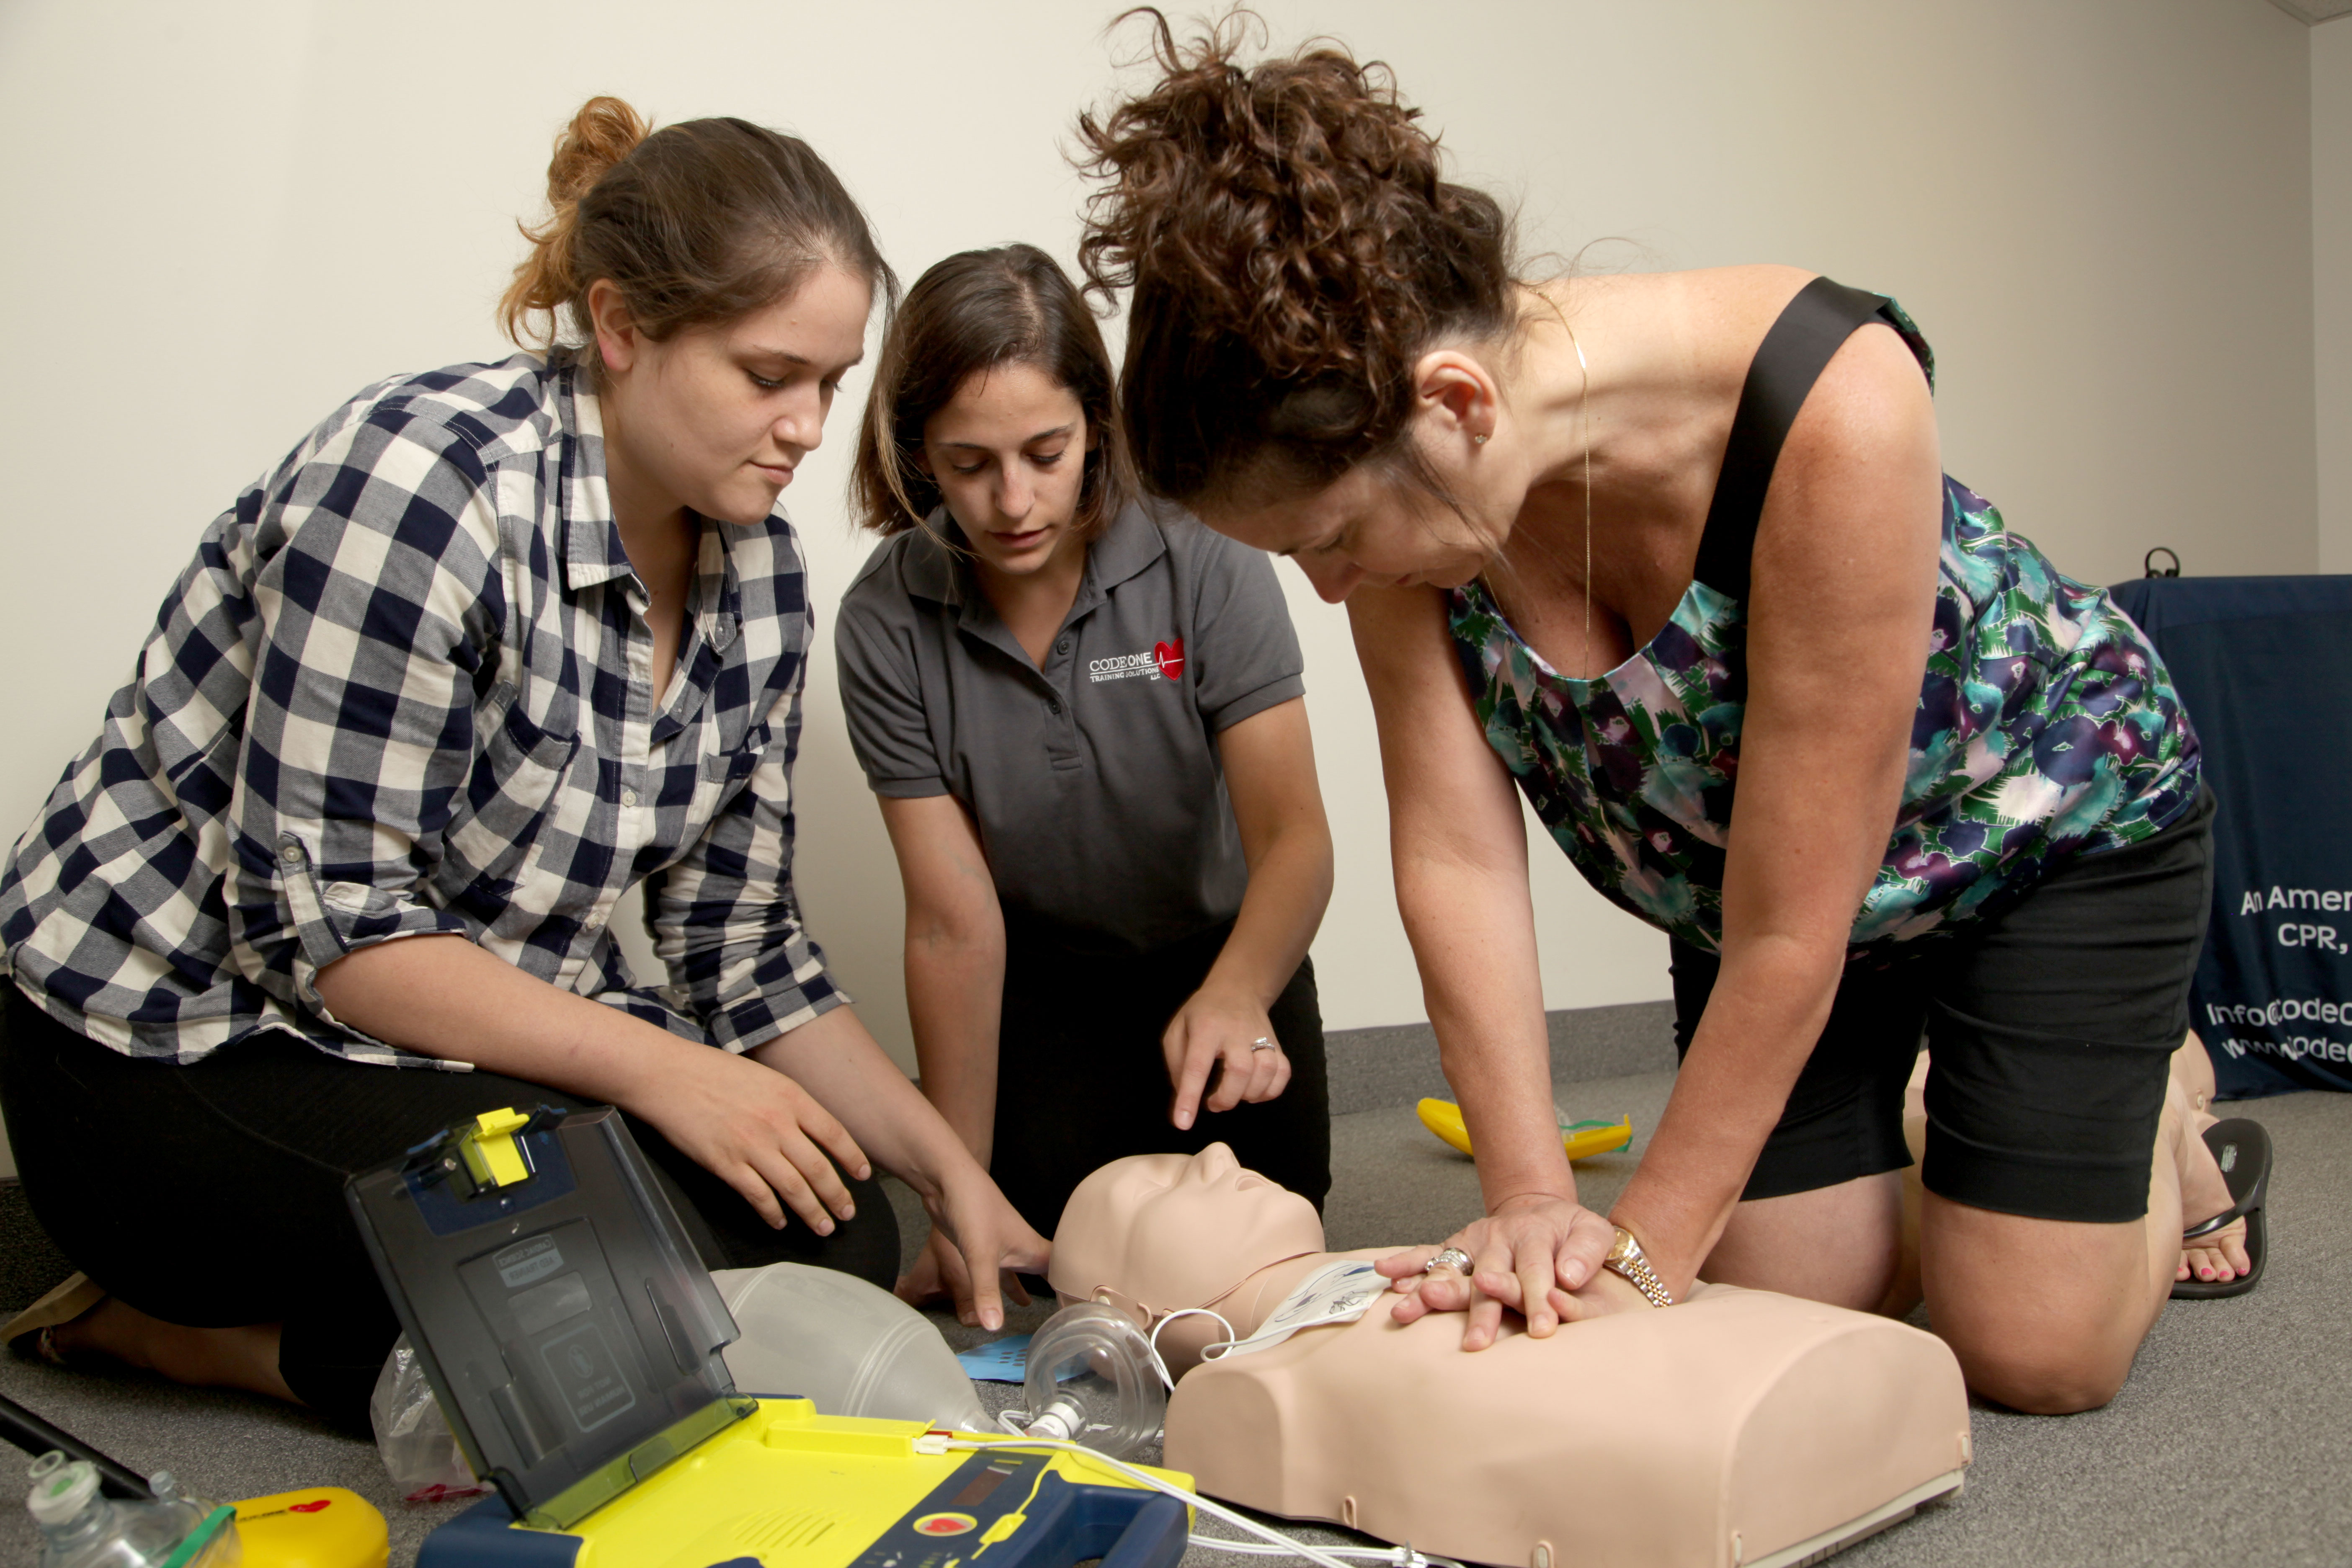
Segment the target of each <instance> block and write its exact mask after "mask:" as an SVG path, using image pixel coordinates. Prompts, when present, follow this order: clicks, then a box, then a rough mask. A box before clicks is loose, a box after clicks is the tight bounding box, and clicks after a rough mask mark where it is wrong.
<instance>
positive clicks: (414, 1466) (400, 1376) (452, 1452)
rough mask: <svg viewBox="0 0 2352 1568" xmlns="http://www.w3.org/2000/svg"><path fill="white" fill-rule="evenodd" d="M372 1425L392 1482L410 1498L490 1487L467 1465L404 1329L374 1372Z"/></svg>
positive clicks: (453, 1494)
mask: <svg viewBox="0 0 2352 1568" xmlns="http://www.w3.org/2000/svg"><path fill="white" fill-rule="evenodd" d="M368 1424H369V1425H370V1426H373V1427H374V1428H375V1448H376V1452H377V1453H379V1454H381V1455H383V1468H385V1469H387V1470H389V1471H391V1472H392V1484H393V1485H394V1486H395V1487H397V1488H399V1489H400V1495H401V1496H402V1497H404V1498H405V1499H407V1500H409V1501H410V1502H440V1501H442V1500H445V1499H447V1498H460V1497H472V1496H473V1495H475V1494H476V1493H478V1492H486V1491H488V1490H489V1488H488V1487H487V1486H485V1485H484V1484H483V1483H481V1482H480V1481H478V1480H476V1479H474V1472H473V1471H472V1470H471V1469H469V1468H467V1465H466V1456H465V1455H464V1454H463V1453H461V1452H459V1451H458V1448H457V1438H456V1437H455V1436H452V1435H451V1434H450V1431H449V1423H448V1422H446V1421H445V1420H443V1419H442V1416H441V1405H440V1403H439V1402H438V1401H437V1400H436V1399H435V1398H434V1397H433V1385H432V1384H428V1383H426V1382H425V1369H424V1368H423V1367H421V1366H419V1365H418V1364H417V1361H416V1352H415V1351H414V1350H412V1349H410V1348H409V1344H408V1336H407V1335H406V1334H403V1335H401V1336H400V1338H398V1339H397V1340H394V1342H393V1344H392V1353H391V1354H390V1355H388V1356H386V1357H384V1361H383V1371H382V1372H380V1373H376V1378H375V1393H374V1394H373V1395H371V1396H370V1397H369V1399H368Z"/></svg>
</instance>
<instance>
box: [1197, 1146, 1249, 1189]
mask: <svg viewBox="0 0 2352 1568" xmlns="http://www.w3.org/2000/svg"><path fill="white" fill-rule="evenodd" d="M1241 1168H1242V1163H1241V1162H1240V1161H1239V1160H1236V1159H1234V1152H1233V1151H1232V1150H1231V1149H1229V1148H1227V1147H1226V1146H1225V1145H1224V1144H1223V1143H1212V1144H1210V1145H1209V1146H1208V1147H1207V1148H1205V1149H1203V1150H1202V1151H1201V1152H1199V1153H1197V1154H1195V1155H1193V1156H1192V1170H1191V1171H1190V1172H1188V1173H1187V1174H1189V1175H1190V1176H1191V1177H1192V1180H1194V1181H1196V1182H1202V1183H1207V1182H1218V1181H1223V1179H1224V1178H1225V1177H1227V1176H1230V1175H1232V1174H1233V1173H1234V1172H1235V1171H1238V1170H1240V1169H1241Z"/></svg>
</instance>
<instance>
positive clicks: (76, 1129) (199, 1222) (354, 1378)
mask: <svg viewBox="0 0 2352 1568" xmlns="http://www.w3.org/2000/svg"><path fill="white" fill-rule="evenodd" d="M6 1017H7V1027H6V1030H5V1041H0V1109H5V1111H6V1115H7V1122H8V1142H9V1144H10V1146H11V1147H12V1148H13V1149H14V1150H15V1151H16V1166H17V1170H18V1173H20V1174H21V1176H22V1177H23V1180H24V1184H25V1196H26V1200H27V1201H28V1202H29V1203H30V1204H31V1205H32V1209H33V1213H34V1215H35V1216H36V1217H37V1218H38V1219H39V1221H40V1222H41V1226H42V1227H43V1228H44V1229H46V1230H47V1232H48V1233H49V1235H50V1237H52V1238H53V1239H54V1240H55V1241H56V1242H57V1244H58V1247H59V1248H60V1249H61V1250H62V1251H63V1252H64V1253H65V1255H66V1256H67V1257H68V1258H71V1259H73V1262H74V1265H75V1267H76V1268H80V1269H81V1270H82V1271H83V1272H85V1273H87V1274H88V1275H89V1276H90V1278H91V1279H95V1280H97V1281H98V1282H99V1283H100V1284H101V1285H103V1286H104V1287H106V1289H108V1290H109V1291H110V1292H112V1293H113V1294H114V1295H116V1296H119V1297H121V1299H122V1300H124V1301H126V1302H128V1303H130V1304H131V1306H133V1307H136V1308H138V1309H139V1310H141V1311H142V1312H146V1313H148V1314H149V1315H151V1316H152V1317H156V1318H161V1319H162V1320H163V1321H165V1322H170V1323H181V1324H185V1325H187V1326H189V1327H192V1328H227V1327H231V1326H234V1325H236V1324H242V1323H282V1324H284V1325H285V1337H284V1340H283V1342H282V1343H281V1345H280V1348H279V1350H278V1371H279V1373H281V1374H282V1375H283V1376H284V1377H285V1379H286V1383H287V1385H288V1386H289V1387H290V1388H291V1389H292V1390H293V1391H294V1393H295V1395H296V1396H297V1397H298V1398H299V1399H300V1400H301V1401H302V1402H303V1403H304V1404H305V1405H309V1406H310V1407H311V1408H312V1409H313V1410H315V1411H317V1412H318V1413H319V1415H321V1416H323V1417H325V1418H326V1419H327V1420H328V1421H330V1422H331V1423H333V1424H334V1425H335V1426H340V1427H341V1428H343V1429H344V1430H346V1431H349V1432H352V1433H353V1434H355V1435H361V1436H364V1435H365V1434H366V1433H367V1431H368V1396H369V1394H370V1393H371V1392H372V1391H373V1389H374V1386H375V1380H376V1374H377V1373H378V1372H379V1371H381V1370H382V1368H383V1362H384V1357H385V1356H386V1355H387V1354H389V1353H390V1352H391V1350H392V1342H393V1340H394V1338H395V1337H396V1336H397V1335H398V1334H399V1332H400V1324H399V1322H398V1321H397V1320H396V1319H395V1318H394V1315H393V1310H392V1304H391V1303H390V1302H389V1301H387V1300H385V1299H384V1294H383V1288H382V1287H381V1286H380V1285H378V1284H377V1282H376V1277H375V1269H374V1268H373V1266H372V1265H371V1264H370V1263H369V1261H368V1257H367V1253H366V1250H365V1249H364V1248H363V1247H362V1244H361V1241H360V1237H359V1232H358V1231H357V1229H356V1228H355V1227H354V1226H352V1220H351V1216H350V1214H349V1212H348V1211H347V1210H346V1209H345V1208H344V1206H343V1182H344V1179H345V1178H346V1177H348V1176H350V1175H352V1173H354V1172H357V1171H362V1170H365V1169H367V1168H368V1167H370V1166H373V1165H377V1164H381V1163H383V1162H385V1161H387V1160H390V1159H392V1158H394V1156H396V1155H398V1154H399V1153H401V1152H403V1151H404V1150H406V1149H408V1148H410V1147H412V1146H413V1145H415V1144H417V1143H420V1142H424V1141H425V1139H427V1138H429V1137H431V1136H432V1135H433V1134H434V1133H436V1132H437V1131H440V1130H441V1129H443V1128H445V1127H450V1126H454V1125H456V1124H457V1123H459V1122H461V1121H471V1120H472V1119H473V1118H474V1117H476V1116H478V1115H479V1114H480V1113H481V1112H483V1111H485V1110H497V1109H498V1108H499V1107H500V1106H505V1105H513V1106H520V1107H529V1106H533V1105H540V1104H548V1105H557V1106H564V1107H576V1106H580V1105H583V1104H585V1103H587V1102H585V1101H583V1100H579V1099H577V1098H576V1097H573V1096H569V1095H563V1094H559V1093H556V1092H554V1091H553V1090H551V1089H542V1088H541V1087H540V1086H538V1085H536V1084H530V1083H525V1082H523V1081H522V1080H520V1079H511V1078H506V1077H502V1076H500V1075H499V1074H497V1073H488V1072H436V1071H433V1070H431V1069H429V1068H383V1067H364V1066H361V1065H359V1064H357V1063H353V1062H347V1061H344V1060H341V1058H335V1057H331V1056H328V1055H327V1054H326V1053H324V1052H322V1051H320V1050H317V1049H315V1048H313V1047H310V1046H308V1045H306V1044H304V1043H302V1042H301V1041H299V1040H297V1039H295V1038H294V1037H291V1036H289V1035H286V1034H282V1033H279V1032H278V1031H275V1030H270V1031H265V1032H263V1033H259V1034H256V1035H252V1036H248V1037H247V1038H245V1039H243V1040H240V1041H238V1042H236V1044H234V1045H230V1046H225V1047H222V1048H220V1049H219V1050H216V1051H215V1052H214V1053H213V1054H212V1055H211V1056H209V1057H206V1058H205V1059H204V1060H203V1061H201V1062H198V1063H196V1064H195V1065H194V1066H193V1067H181V1066H178V1065H177V1064H175V1063H172V1062H163V1061H153V1060H146V1059H142V1058H132V1057H128V1056H124V1055H123V1054H121V1052H119V1051H115V1050H111V1049H109V1048H108V1047H104V1046H100V1045H97V1044H94V1043H93V1042H91V1041H90V1040H89V1039H88V1038H86V1037H83V1036H81V1035H79V1034H78V1033H76V1032H75V1031H74V1030H72V1029H69V1028H68V1027H67V1026H64V1025H62V1024H60V1023H58V1022H57V1021H56V1020H55V1019H53V1018H51V1017H50V1016H48V1015H47V1014H46V1013H44V1012H43V1011H42V1010H41V1009H40V1008H39V1007H38V1006H37V1005H34V1004H33V1003H31V1002H30V1001H28V1000H26V998H25V997H24V996H23V995H21V994H18V993H17V992H16V990H15V988H14V987H11V988H9V990H8V993H7V1014H6ZM628 1126H629V1131H630V1132H631V1133H632V1134H634V1135H635V1138H636V1141H637V1145H638V1147H639V1148H641V1149H643V1150H644V1151H645V1152H646V1156H647V1158H648V1159H649V1160H650V1161H651V1163H652V1164H653V1167H654V1170H655V1173H656V1175H657V1176H658V1177H659V1178H660V1180H661V1182H662V1184H663V1186H664V1188H665V1189H666V1190H667V1192H668V1194H669V1197H670V1202H671V1204H672V1205H674V1206H675V1207H676V1208H677V1212H678V1216H679V1218H680V1219H681V1220H683V1221H684V1222H685V1224H686V1226H687V1228H688V1231H689V1232H691V1233H692V1235H693V1237H694V1241H695V1245H696V1247H698V1250H699V1251H700V1252H701V1255H702V1261H703V1263H704V1265H705V1266H706V1267H708V1268H757V1267H760V1266H762V1265H765V1264H769V1263H778V1262H785V1261H790V1262H795V1263H813V1264H817V1265H820V1266H822V1267H824V1268H838V1269H841V1270H844V1271H845V1272H847V1273H851V1274H856V1275H858V1276H860V1277H862V1278H864V1279H870V1280H872V1281H874V1282H875V1283H876V1284H877V1285H881V1286H884V1287H886V1288H887V1286H888V1285H889V1284H890V1283H891V1280H892V1278H893V1276H894V1275H895V1274H896V1273H897V1271H898V1222H897V1221H896V1220H895V1219H894V1218H893V1217H892V1216H891V1212H890V1203H889V1200H888V1199H887V1197H886V1196H885V1195H884V1194H883V1193H882V1191H881V1189H880V1188H879V1187H877V1185H876V1184H874V1183H872V1182H851V1181H848V1179H847V1177H846V1176H845V1177H844V1180H845V1182H847V1184H848V1186H849V1190H850V1194H851V1195H852V1196H853V1197H854V1198H855V1199H856V1205H857V1217H856V1218H855V1219H854V1220H851V1221H849V1222H848V1223H846V1224H844V1225H840V1226H836V1228H835V1231H834V1233H833V1234H832V1235H831V1236H829V1237H819V1236H817V1235H816V1234H815V1233H814V1232H813V1231H811V1230H810V1229H809V1228H808V1227H807V1226H805V1225H803V1224H802V1223H801V1221H800V1218H799V1216H798V1215H793V1218H792V1220H791V1222H790V1223H789V1224H788V1225H787V1226H785V1227H784V1228H783V1229H782V1230H781V1231H776V1230H771V1229H769V1228H768V1226H767V1225H766V1223H765V1222H764V1221H762V1220H761V1218H760V1216H759V1215H758V1214H757V1213H755V1212H754V1211H753V1210H752V1208H751V1205H749V1204H747V1203H745V1202H744V1201H743V1199H742V1197H741V1196H740V1194H737V1193H736V1192H735V1190H734V1189H733V1188H731V1187H730V1186H728V1185H727V1184H725V1183H723V1182H721V1181H720V1180H719V1178H718V1177H716V1176H714V1175H712V1174H711V1173H709V1172H708V1171H706V1170H704V1169H703V1168H702V1167H701V1166H699V1165H698V1164H696V1163H694V1162H693V1161H692V1160H690V1159H688V1157H687V1156H686V1155H684V1154H682V1153H680V1152H678V1151H677V1149H675V1148H673V1147H671V1145H670V1143H669V1142H668V1140H667V1139H665V1138H664V1137H662V1135H661V1134H660V1133H658V1132H656V1131H654V1130H653V1129H652V1128H650V1127H648V1126H646V1124H645V1123H644V1122H642V1121H637V1120H636V1119H635V1117H631V1118H629V1119H628Z"/></svg>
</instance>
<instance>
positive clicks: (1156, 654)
mask: <svg viewBox="0 0 2352 1568" xmlns="http://www.w3.org/2000/svg"><path fill="white" fill-rule="evenodd" d="M1183 673H1184V639H1183V638H1182V637H1177V638H1176V639H1174V640H1173V641H1171V642H1163V643H1154V644H1152V645H1151V649H1150V652H1148V653H1122V654H1115V655H1113V656H1112V657H1111V658H1090V659H1088V660H1087V679H1088V680H1090V681H1092V682H1094V683H1095V684H1096V685H1097V686H1099V685H1101V684H1102V683H1103V682H1104V681H1106V680H1134V679H1142V680H1173V679H1176V678H1177V677H1178V676H1181V675H1182V674H1183Z"/></svg>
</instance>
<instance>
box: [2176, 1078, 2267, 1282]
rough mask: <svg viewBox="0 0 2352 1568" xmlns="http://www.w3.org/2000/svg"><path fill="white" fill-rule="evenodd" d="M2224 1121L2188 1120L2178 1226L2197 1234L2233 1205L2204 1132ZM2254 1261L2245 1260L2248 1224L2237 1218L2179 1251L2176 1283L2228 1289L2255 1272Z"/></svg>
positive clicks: (2210, 1118) (2202, 1116)
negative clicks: (2203, 1224) (2194, 1282)
mask: <svg viewBox="0 0 2352 1568" xmlns="http://www.w3.org/2000/svg"><path fill="white" fill-rule="evenodd" d="M2219 1120H2221V1119H2220V1118H2219V1117H2216V1116H2211V1115H2208V1114H2206V1113H2205V1112H2203V1111H2199V1112H2197V1113H2196V1114H2195V1115H2193V1116H2191V1117H2190V1118H2189V1136H2188V1137H2186V1138H2183V1139H2182V1140H2181V1145H2182V1148H2181V1153H2182V1155H2183V1159H2182V1161H2181V1166H2180V1226H2181V1228H2182V1229H2183V1230H2191V1229H2194V1228H2195V1227H2196V1226H2198V1225H2199V1224H2200V1223H2201V1222H2203V1221H2205V1220H2209V1219H2211V1218H2212V1217H2213V1216H2214V1215H2217V1214H2220V1213H2221V1211H2222V1210H2224V1209H2226V1208H2228V1207H2229V1206H2230V1204H2231V1197H2230V1184H2229V1183H2227V1182H2226V1181H2224V1180H2222V1179H2221V1166H2220V1165H2219V1164H2217V1163H2214V1160H2213V1151H2212V1150H2211V1149H2210V1148H2208V1147H2207V1146H2206V1143H2205V1136H2204V1134H2205V1129H2207V1128H2208V1127H2210V1126H2212V1125H2213V1123H2214V1122H2216V1121H2219ZM2253 1266H2254V1265H2253V1259H2252V1258H2248V1257H2247V1256H2246V1222H2245V1221H2244V1220H2242V1219H2233V1220H2231V1222H2230V1223H2229V1224H2227V1225H2225V1226H2222V1227H2221V1229H2219V1230H2217V1231H2215V1232H2213V1234H2212V1235H2210V1236H2200V1237H2198V1238H2197V1239H2196V1240H2195V1241H2194V1242H2191V1243H2189V1244H2188V1245H2187V1246H2185V1247H2182V1248H2181V1249H2180V1267H2179V1269H2178V1270H2176V1271H2175V1272H2174V1274H2173V1276H2172V1278H2173V1279H2174V1281H2175V1282H2176V1283H2178V1282H2179V1281H2181V1280H2185V1279H2197V1280H2200V1281H2204V1282H2208V1283H2215V1284H2223V1285H2226V1284H2228V1283H2229V1282H2230V1281H2231V1280H2232V1279H2236V1278H2237V1277H2238V1276H2239V1275H2241V1274H2245V1273H2249V1272H2251V1271H2252V1268H2253Z"/></svg>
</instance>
